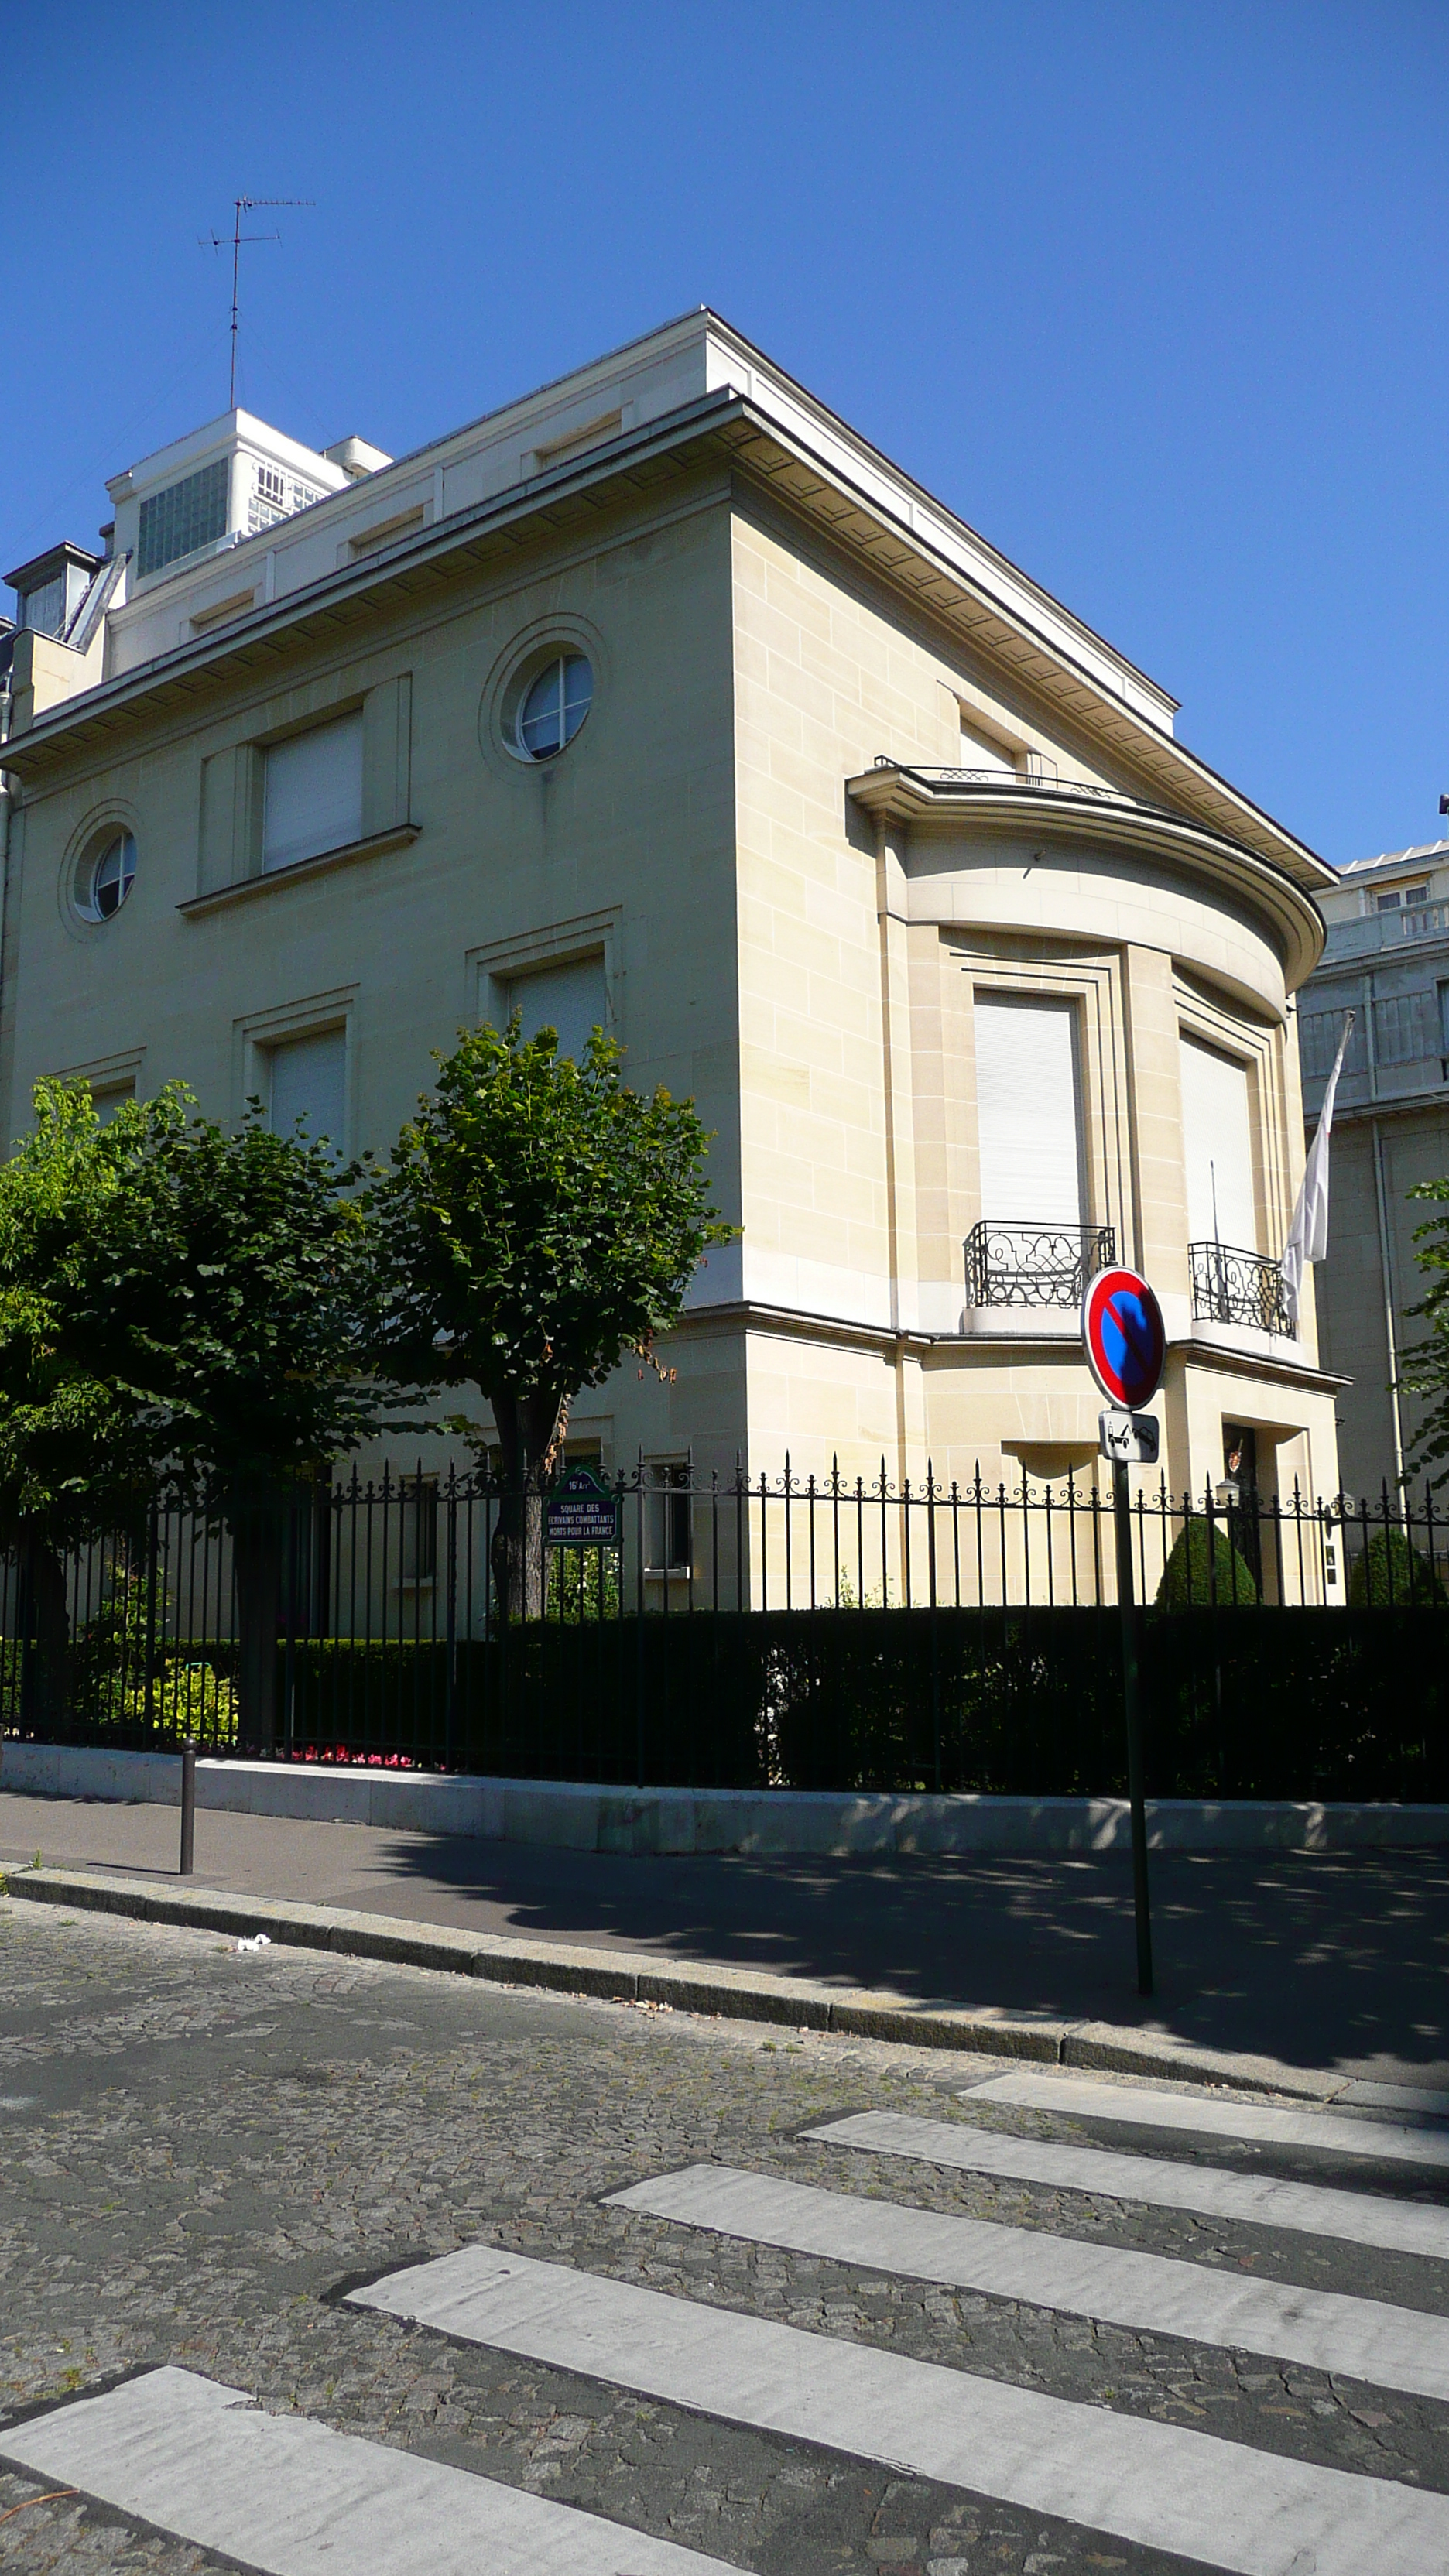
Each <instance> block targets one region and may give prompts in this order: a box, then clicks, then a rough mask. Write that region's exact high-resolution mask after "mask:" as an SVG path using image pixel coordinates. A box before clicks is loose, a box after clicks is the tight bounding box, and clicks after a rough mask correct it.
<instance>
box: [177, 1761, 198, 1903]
mask: <svg viewBox="0 0 1449 2576" xmlns="http://www.w3.org/2000/svg"><path fill="white" fill-rule="evenodd" d="M195 1867H196V1747H195V1745H194V1744H193V1743H190V1742H189V1741H188V1742H187V1743H185V1744H183V1745H182V1747H181V1872H180V1874H181V1876H182V1877H183V1878H190V1877H191V1876H192V1874H193V1872H194V1870H195Z"/></svg>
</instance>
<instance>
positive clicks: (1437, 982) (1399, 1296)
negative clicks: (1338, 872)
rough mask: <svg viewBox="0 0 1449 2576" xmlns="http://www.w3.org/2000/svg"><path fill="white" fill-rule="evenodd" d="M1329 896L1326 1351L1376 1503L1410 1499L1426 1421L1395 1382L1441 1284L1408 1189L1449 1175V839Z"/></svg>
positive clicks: (1323, 970) (1308, 989) (1321, 1290)
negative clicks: (1418, 1235) (1425, 1305)
mask: <svg viewBox="0 0 1449 2576" xmlns="http://www.w3.org/2000/svg"><path fill="white" fill-rule="evenodd" d="M1318 900H1319V907H1320V909H1321V911H1322V913H1323V916H1324V919H1325V921H1326V922H1327V925H1328V944H1327V946H1326V948H1325V950H1324V954H1323V962H1322V964H1321V966H1320V967H1319V968H1318V970H1317V972H1316V973H1315V974H1314V975H1313V976H1312V978H1311V979H1310V981H1309V982H1308V983H1307V984H1306V985H1305V987H1304V989H1303V991H1302V993H1301V994H1300V995H1299V997H1298V1035H1299V1045H1300V1049H1301V1052H1302V1059H1303V1106H1304V1112H1305V1115H1306V1117H1307V1118H1308V1121H1309V1125H1310V1129H1311V1127H1312V1125H1313V1123H1314V1122H1315V1121H1316V1119H1317V1115H1318V1109H1319V1105H1320V1102H1321V1100H1322V1097H1323V1086H1324V1082H1325V1080H1326V1078H1327V1075H1328V1072H1329V1070H1330V1068H1331V1066H1332V1063H1333V1058H1334V1054H1335V1051H1336V1049H1337V1046H1338V1041H1339V1037H1340V1034H1341V1033H1342V1029H1343V1023H1344V1018H1345V1015H1346V1013H1347V1012H1348V1011H1349V1010H1352V1011H1353V1012H1354V1013H1355V1015H1356V1017H1355V1023H1354V1029H1353V1034H1352V1036H1351V1038H1350V1040H1349V1045H1348V1052H1347V1054H1346V1055H1345V1057H1344V1066H1343V1074H1342V1078H1341V1080H1340V1083H1339V1089H1338V1101H1337V1106H1336V1109H1335V1113H1334V1126H1333V1146H1332V1161H1331V1175H1332V1177H1331V1186H1330V1194H1329V1240H1328V1259H1327V1261H1326V1262H1325V1263H1324V1264H1323V1267H1322V1269H1321V1270H1320V1271H1319V1274H1318V1332H1319V1347H1320V1349H1321V1350H1322V1353H1323V1357H1324V1361H1325V1364H1326V1365H1327V1366H1328V1367H1330V1368H1334V1369H1339V1370H1341V1371H1342V1372H1343V1374H1344V1376H1345V1379H1346V1380H1347V1381H1348V1383H1346V1384H1345V1386H1344V1389H1343V1392H1342V1394H1341V1395H1340V1397H1339V1400H1338V1401H1339V1456H1340V1460H1341V1462H1342V1472H1343V1480H1344V1484H1345V1487H1346V1488H1347V1490H1348V1491H1349V1492H1350V1493H1352V1494H1369V1495H1373V1496H1375V1497H1378V1496H1380V1495H1381V1494H1382V1491H1383V1488H1384V1486H1385V1485H1387V1486H1388V1488H1389V1491H1390V1492H1391V1493H1393V1492H1394V1491H1396V1490H1397V1487H1398V1483H1399V1478H1400V1476H1401V1474H1402V1473H1403V1470H1404V1467H1405V1463H1406V1460H1407V1459H1408V1458H1409V1456H1410V1455H1411V1453H1412V1449H1413V1443H1414V1438H1415V1434H1416V1433H1417V1431H1418V1428H1419V1425H1420V1422H1421V1420H1422V1418H1423V1417H1422V1408H1421V1407H1420V1406H1419V1404H1418V1403H1417V1402H1416V1401H1415V1399H1414V1397H1412V1396H1410V1395H1404V1394H1396V1393H1395V1392H1394V1385H1395V1381H1396V1379H1397V1378H1398V1376H1399V1372H1400V1365H1401V1360H1402V1354H1403V1352H1404V1350H1405V1349H1406V1348H1407V1347H1409V1346H1411V1345H1412V1344H1413V1342H1414V1341H1416V1340H1417V1339H1418V1337H1419V1336H1420V1334H1421V1333H1422V1330H1423V1326H1422V1324H1420V1323H1419V1322H1417V1321H1416V1320H1415V1319H1414V1318H1413V1317H1412V1316H1411V1315H1410V1314H1409V1313H1408V1312H1407V1310H1408V1309H1409V1308H1410V1307H1412V1306H1414V1305H1416V1304H1417V1303H1418V1301H1419V1299H1420V1298H1421V1297H1422V1296H1423V1294H1424V1290H1425V1287H1426V1286H1427V1284H1428V1283H1427V1281H1426V1279H1425V1276H1424V1273H1423V1272H1422V1271H1421V1270H1420V1268H1419V1266H1418V1263H1417V1262H1416V1260H1415V1258H1414V1242H1413V1235H1414V1228H1415V1227H1416V1226H1417V1225H1422V1224H1423V1223H1424V1221H1425V1219H1426V1218H1428V1217H1431V1216H1432V1215H1433V1213H1434V1211H1433V1209H1432V1208H1430V1207H1426V1206H1424V1205H1423V1203H1422V1202H1421V1201H1419V1200H1415V1199H1411V1198H1409V1197H1408V1196H1407V1193H1408V1191H1409V1190H1410V1189H1412V1188H1413V1186H1414V1184H1415V1182H1417V1181H1431V1180H1442V1179H1443V1178H1444V1176H1445V1175H1446V1173H1449V841H1427V842H1423V843H1421V844H1420V845H1419V846H1418V847H1416V848H1414V849H1409V850H1385V851H1384V852H1383V853H1382V854H1381V855H1380V856H1379V857H1378V858H1375V859H1355V860H1354V861H1353V863H1352V864H1351V865H1350V866H1349V867H1346V868H1345V869H1344V870H1343V872H1342V876H1341V879H1340V883H1339V885H1338V886H1337V887H1336V888H1335V889H1334V890H1333V891H1332V892H1330V893H1327V894H1323V895H1320V896H1319V899H1318Z"/></svg>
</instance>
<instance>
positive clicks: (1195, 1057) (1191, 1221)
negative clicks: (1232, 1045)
mask: <svg viewBox="0 0 1449 2576" xmlns="http://www.w3.org/2000/svg"><path fill="white" fill-rule="evenodd" d="M1336 1043H1337V1040H1335V1044H1336ZM1181 1061H1182V1128H1183V1146H1184V1149H1185V1152H1186V1158H1187V1231H1188V1236H1189V1239H1190V1241H1192V1242H1193V1243H1225V1244H1228V1245H1231V1246H1232V1247H1233V1248H1234V1249H1235V1250H1237V1251H1240V1252H1256V1251H1257V1250H1258V1209H1257V1198H1256V1195H1255V1192H1254V1189H1253V1120H1252V1103H1251V1099H1250V1095H1249V1089H1248V1068H1247V1066H1246V1065H1245V1064H1238V1063H1235V1062H1234V1060H1233V1058H1232V1057H1231V1056H1225V1055H1219V1054H1218V1052H1217V1050H1216V1048H1215V1047H1208V1046H1202V1045H1200V1044H1199V1042H1198V1040H1197V1039H1196V1038H1189V1037H1184V1038H1183V1040H1182V1044H1181Z"/></svg>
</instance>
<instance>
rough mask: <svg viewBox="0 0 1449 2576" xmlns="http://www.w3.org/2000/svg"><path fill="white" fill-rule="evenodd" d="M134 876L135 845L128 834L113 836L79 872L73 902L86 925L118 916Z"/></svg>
mask: <svg viewBox="0 0 1449 2576" xmlns="http://www.w3.org/2000/svg"><path fill="white" fill-rule="evenodd" d="M135 876H136V844H135V841H134V839H133V838H132V836H131V834H130V833H129V832H115V833H113V834H112V836H111V838H110V840H108V841H104V842H103V843H102V844H101V847H100V849H99V850H98V851H97V852H96V854H95V856H94V857H93V858H91V859H89V860H87V862H86V864H85V865H84V867H83V868H82V869H81V874H80V883H79V885H78V886H77V888H76V902H77V906H78V908H79V910H80V911H81V912H83V913H84V914H85V916H86V919H87V920H88V921H109V920H110V918H111V915H112V913H114V912H119V911H120V909H121V906H122V904H123V903H124V902H125V900H126V897H127V895H128V894H129V893H130V891H131V887H132V885H133V883H134V882H135Z"/></svg>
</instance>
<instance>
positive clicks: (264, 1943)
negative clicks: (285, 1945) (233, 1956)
mask: <svg viewBox="0 0 1449 2576" xmlns="http://www.w3.org/2000/svg"><path fill="white" fill-rule="evenodd" d="M236 1946H237V1948H238V1949H239V1950H270V1948H271V1946H272V1944H271V1939H270V1936H269V1935H268V1934H267V1933H265V1932H253V1933H250V1934H243V1936H242V1938H241V1940H240V1941H238V1943H237V1945H236Z"/></svg>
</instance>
